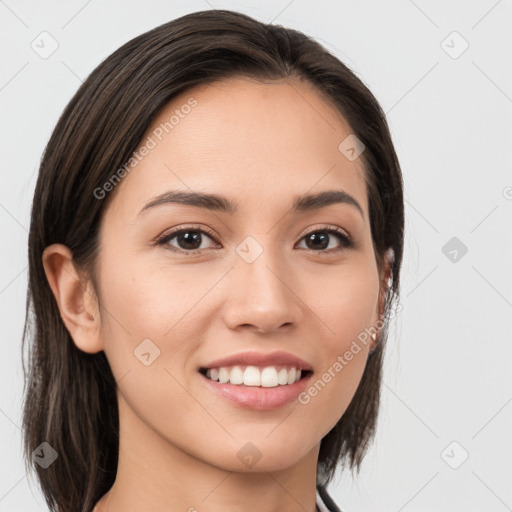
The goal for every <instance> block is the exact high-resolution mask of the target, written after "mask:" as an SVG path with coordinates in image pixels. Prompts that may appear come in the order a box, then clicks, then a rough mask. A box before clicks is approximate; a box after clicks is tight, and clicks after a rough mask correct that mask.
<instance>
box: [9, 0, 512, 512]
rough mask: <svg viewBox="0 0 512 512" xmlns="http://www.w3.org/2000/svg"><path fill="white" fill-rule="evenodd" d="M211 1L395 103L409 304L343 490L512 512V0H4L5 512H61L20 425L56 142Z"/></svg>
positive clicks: (408, 509)
mask: <svg viewBox="0 0 512 512" xmlns="http://www.w3.org/2000/svg"><path fill="white" fill-rule="evenodd" d="M211 8H218V9H219V8H225V9H234V10H238V11H241V12H244V13H246V14H249V15H251V16H254V17H255V18H257V19H259V20H261V21H265V22H274V23H279V24H281V25H284V26H288V27H291V28H295V29H298V30H300V31H303V32H305V33H306V34H308V35H310V36H312V37H313V38H315V39H317V40H318V41H319V42H320V43H322V44H323V45H325V46H326V47H327V48H328V49H329V50H330V51H332V52H333V53H334V54H335V55H336V56H337V57H338V58H339V59H341V60H342V61H343V62H345V63H346V64H347V65H348V66H349V67H350V68H351V69H352V70H353V71H354V72H356V73H357V75H358V76H359V77H360V78H361V79H362V80H363V81H364V82H365V83H366V84H367V85H368V86H369V88H370V89H371V90H372V92H373V93H374V94H375V96H376V97H377V99H378V100H379V102H380V103H381V105H382V107H383V109H384V111H385V112H386V114H387V117H388V122H389V125H390V128H391V131H392V136H393V140H394V143H395V146H396V149H397V152H398V156H399V159H400V163H401V166H402V170H403V174H404V180H405V200H406V240H405V255H404V263H403V268H402V280H403V283H402V297H401V305H402V310H401V312H400V314H399V315H398V316H397V317H396V319H395V321H394V323H393V327H392V330H391V335H390V337H389V340H388V348H387V352H386V360H385V376H384V386H383V395H382V405H381V415H380V421H379V428H378V434H377V437H376V440H375V443H374V444H373V445H372V447H371V449H370V451H369V453H368V456H367V458H366V459H365V461H364V464H363V468H362V470H361V473H360V474H359V475H358V476H357V477H354V478H352V477H351V475H350V474H348V473H339V474H338V476H337V479H336V481H335V482H333V483H332V484H331V486H330V487H329V492H330V493H331V495H332V496H333V498H334V499H335V501H336V502H337V503H338V505H339V506H340V507H341V508H342V509H343V511H344V512H352V511H354V512H355V511H358V512H363V511H373V512H374V511H383V512H384V511H385V512H387V511H389V512H391V511H394V512H401V511H405V512H414V511H424V510H431V511H439V512H443V511H456V510H465V511H466V512H476V511H483V510H485V511H491V510H493V511H497V512H500V511H502V510H503V511H505V510H510V509H511V508H512V486H511V485H510V483H511V480H512V439H511V432H512V429H511V427H512V372H511V371H510V367H511V364H510V361H511V359H512V343H511V342H512V340H511V336H510V319H511V318H512V271H511V266H512V265H511V264H512V151H511V146H512V68H511V66H512V4H511V2H510V1H506V0H503V1H495V0H485V1H484V0H481V1H474V0H473V1H462V0H459V1H453V0H452V1H449V2H446V1H441V0H436V1H430V2H427V1H425V0H415V1H412V0H392V1H386V2H379V1H376V0H375V1H368V0H366V1H358V2H356V1H339V0H338V1H325V0H321V1H319V0H316V1H304V0H292V1H288V0H283V1H274V2H271V1H259V2H256V1H253V2H248V1H247V2H235V1H223V2H221V1H215V2H213V1H211V2H210V1H199V0H198V1H190V2H184V1H181V2H177V1H172V2H169V1H164V0H146V1H144V2H135V1H127V0H123V1H105V2H102V1H99V0H89V1H87V0H72V1H66V2H64V1H60V2H57V1H45V2H38V1H35V0H34V1H26V0H19V1H16V0H0V41H1V53H0V109H1V116H0V130H1V131H0V141H1V145H0V148H1V155H0V176H1V186H0V230H1V243H0V258H1V265H0V322H1V333H2V334H1V349H2V352H1V358H0V379H1V387H0V432H1V437H0V439H1V444H0V446H1V448H0V449H1V456H0V512H4V511H9V512H15V511H24V512H29V511H34V512H35V511H39V510H47V509H46V507H45V505H44V501H43V498H42V495H41V494H40V491H39V489H38V487H37V485H36V484H35V481H34V480H33V479H29V476H28V475H26V474H25V470H24V466H23V464H22V459H21V431H20V423H21V391H22V381H23V373H22V367H21V334H22V329H23V321H24V310H25V296H26V286H27V247H26V245H27V231H28V228H29V215H30V205H31V200H32V195H33V190H34V185H35V180H36V176H37V172H38V165H39V161H40V158H41V154H42V151H43V149H44V146H45V144H46V142H47V140H48V138H49V136H50V134H51V131H52V130H53V127H54V125H55V123H56V121H57V119H58V117H59V115H60V113H61V112H62V110H63V109H64V107H65V105H66V104H67V102H68V101H69V99H70V98H71V96H72V95H73V94H74V92H75V91H76V89H77V88H78V86H79V85H80V83H81V82H82V81H83V80H84V79H85V78H86V77H87V75H88V74H89V73H90V72H91V71H92V70H93V69H94V68H95V67H96V66H97V65H98V64H99V63H100V61H101V60H103V59H104V58H106V57H107V56H108V55H109V54H111V53H112V52H113V51H114V50H115V49H117V48H118V47H119V46H120V45H121V44H123V43H124V42H126V41H128V40H129V39H131V38H133V37H135V36H136V35H139V34H141V33H143V32H145V31H147V30H149V29H151V28H154V27H156V26H157V25H160V24H162V23H164V22H167V21H169V20H171V19H174V18H176V17H179V16H181V15H183V14H186V13H189V12H193V11H198V10H204V9H211ZM42 32H47V33H48V34H49V36H48V35H41V33H42ZM40 37H46V38H47V39H46V40H47V41H48V42H50V43H51V42H52V41H55V42H56V43H53V44H54V45H55V44H58V47H56V49H55V51H54V52H53V53H52V54H51V55H49V56H44V55H43V56H42V55H40V53H38V52H37V51H35V50H34V49H33V46H35V45H34V44H33V42H34V41H38V40H39V39H38V38H40ZM45 47H46V48H47V49H51V44H48V45H45ZM43 57H46V58H43ZM30 483H32V485H29V484H30Z"/></svg>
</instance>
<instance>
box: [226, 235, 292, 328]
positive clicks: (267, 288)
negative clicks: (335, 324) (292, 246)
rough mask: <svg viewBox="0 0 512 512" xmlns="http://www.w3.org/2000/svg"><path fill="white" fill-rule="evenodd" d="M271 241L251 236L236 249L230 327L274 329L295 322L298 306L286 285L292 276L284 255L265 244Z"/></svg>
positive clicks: (229, 312) (229, 318) (229, 315)
mask: <svg viewBox="0 0 512 512" xmlns="http://www.w3.org/2000/svg"><path fill="white" fill-rule="evenodd" d="M271 238H272V237H271V236H270V235H269V236H267V237H259V240H257V239H256V238H255V237H251V236H248V237H247V238H246V239H245V240H244V241H242V242H241V243H240V244H239V245H238V246H237V247H236V253H237V254H236V257H235V261H234V269H233V276H232V278H233V279H234V280H235V283H234V284H235V287H236V292H235V293H234V294H233V295H232V299H233V300H232V301H231V303H230V306H229V307H228V320H229V322H230V323H231V324H252V325H255V326H257V327H259V328H260V329H262V330H272V329H274V328H277V327H279V326H280V325H282V324H284V323H288V322H293V321H294V320H295V319H294V318H293V314H294V313H293V312H294V308H295V307H296V304H295V299H294V294H293V293H292V291H291V290H290V288H289V287H290V284H289V283H288V282H287V281H288V280H289V279H290V273H289V272H284V260H283V255H282V254H280V253H279V250H273V249H271V248H270V247H269V246H268V245H267V246H265V245H264V243H265V242H266V241H270V239H271ZM263 239H264V240H263Z"/></svg>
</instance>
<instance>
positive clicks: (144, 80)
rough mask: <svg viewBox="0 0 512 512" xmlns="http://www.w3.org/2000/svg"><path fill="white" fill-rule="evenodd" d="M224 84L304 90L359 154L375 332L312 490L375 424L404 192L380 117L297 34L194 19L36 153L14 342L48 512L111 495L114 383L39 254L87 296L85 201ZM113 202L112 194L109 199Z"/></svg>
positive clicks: (88, 99)
mask: <svg viewBox="0 0 512 512" xmlns="http://www.w3.org/2000/svg"><path fill="white" fill-rule="evenodd" d="M229 77H246V78H252V79H256V80H260V81H262V80H268V79H270V80H274V79H283V78H285V79H286V78H287V77H296V78H299V79H301V80H305V81H307V82H308V83H310V84H312V85H313V86H315V88H316V90H317V91H318V92H319V93H320V94H322V95H323V97H325V98H326V99H327V100H328V101H330V104H331V105H332V106H333V107H334V108H336V109H337V110H338V111H339V112H340V113H341V114H342V116H343V117H344V118H345V119H346V120H347V122H348V123H349V125H350V127H351V129H352V130H353V133H354V134H355V135H356V136H357V137H358V139H359V140H360V141H362V142H363V144H364V145H365V147H366V148H365V151H364V152H363V153H362V155H361V158H362V159H363V163H364V172H365V179H366V183H367V191H368V203H369V213H370V222H371V232H372V239H373V244H374V249H375V256H376V261H377V264H378V268H379V270H381V268H382V267H381V265H382V258H383V255H384V253H385V252H386V250H387V249H388V248H392V249H393V251H394V262H393V263H392V274H391V277H392V284H391V286H390V287H389V289H387V291H386V300H385V317H384V318H385V320H386V321H385V323H384V326H383V327H382V329H381V331H380V333H379V334H380V337H379V343H378V344H377V347H376V348H375V349H374V350H373V351H372V352H371V353H370V354H369V357H368V361H367V364H366V367H365V370H364V374H363V376H362V379H361V382H360V384H359V386H358V388H357V391H356V393H355V396H354V398H353V399H352V401H351V403H350V405H349V407H348V409H347V410H346V412H345V413H344V414H343V416H342V417H341V419H340V420H339V421H338V423H337V424H336V425H335V426H334V427H333V429H332V430H331V431H330V432H329V433H328V434H327V435H326V436H325V437H324V438H323V439H322V442H321V447H320V454H319V465H318V475H319V476H318V482H317V483H318V485H320V486H322V485H324V486H325V485H327V483H329V481H330V480H331V479H332V477H333V475H334V473H335V470H336V467H337V466H338V464H339V463H340V462H342V461H345V460H347V461H348V463H349V465H350V467H351V469H356V470H357V471H359V466H360V464H361V461H362V459H363V456H364V453H365V451H366V448H367V446H368V443H369V442H370V441H371V440H372V438H373V436H374V433H375V428H376V421H377V414H378V408H379V397H380V388H381V371H382V359H383V351H384V346H385V342H386V338H387V331H388V325H389V316H390V312H391V307H392V303H393V299H396V298H398V293H399V275H400V266H401V260H402V250H403V230H404V206H403V191H402V187H403V183H402V175H401V171H400V166H399V163H398V159H397V156H396V153H395V150H394V148H393V143H392V140H391V135H390V132H389V128H388V125H387V122H386V119H385V115H384V113H383V111H382V109H381V108H380V106H379V104H378V102H377V100H376V99H375V97H374V96H373V95H372V93H371V92H370V91H369V89H368V88H367V87H366V86H365V85H364V84H363V82H362V81H361V80H360V79H359V78H358V77H357V76H356V75H355V74H354V73H353V72H352V71H351V70H350V69H349V68H348V67H347V66H345V65H344V64H343V63H342V62H340V60H338V59H337V58H336V57H334V56H333V55H332V54H330V53H329V52H328V51H327V50H326V49H325V48H323V47H322V46H321V45H320V44H319V43H317V42H315V41H314V40H312V39H311V38H309V37H308V36H306V35H304V34H302V33H301V32H298V31H295V30H291V29H288V28H284V27H282V26H279V25H271V24H264V23H261V22H259V21H256V20H254V19H252V18H250V17H249V16H247V15H244V14H241V13H238V12H234V11H228V10H211V11H201V12H194V13H191V14H188V15H185V16H182V17H180V18H178V19H175V20H173V21H170V22H168V23H165V24H163V25H161V26H159V27H156V28H155V29H153V30H150V31H148V32H146V33H144V34H142V35H140V36H138V37H136V38H134V39H132V40H131V41H128V42H127V43H126V44H124V45H123V46H121V47H120V48H119V49H117V50H116V51H115V52H114V53H113V54H111V55H110V56H109V57H108V58H106V59H105V60H104V61H103V62H101V64H100V65H99V66H98V67H97V68H96V69H94V71H93V72H92V73H91V74H90V75H89V77H88V78H87V79H86V80H85V81H84V83H83V84H82V85H81V86H80V88H79V89H78V91H77V92H76V93H75V95H74V96H73V98H72V99H71V100H70V102H69V104H68V105H67V106H66V108H65V110H64V112H63V113H62V115H61V117H60V119H59V120H58V122H57V125H56V127H55V129H54V131H53V133H52V135H51V137H50V140H49V141H48V144H47V146H46V148H45V151H44V154H43V157H42V160H41V165H40V169H39V176H38V180H37V184H36V188H35V193H34V200H33V205H32V212H31V224H30V235H29V244H28V252H29V284H28V294H27V310H26V318H25V328H24V332H23V348H24V347H25V342H26V341H27V340H29V341H30V346H29V350H28V352H27V355H28V357H27V359H28V363H27V364H28V370H27V369H26V368H25V361H24V362H23V370H24V372H25V388H24V409H23V429H24V457H25V464H26V466H27V468H28V471H29V472H30V471H32V470H33V469H35V471H36V475H37V478H38V480H39V483H40V485H41V488H42V491H43V494H44V497H45V499H46V501H47V503H48V505H49V507H50V509H51V510H55V511H57V510H58V511H60V512H64V511H66V512H68V511H69V512H71V511H72V512H76V511H78V510H80V511H83V512H90V511H91V510H92V509H93V507H94V505H95V504H96V502H97V501H98V500H99V499H100V498H101V497H102V496H103V495H104V494H105V493H106V492H107V491H108V490H109V489H110V487H111V486H112V484H113V483H114V480H115V477H116V470H117V461H118V442H119V419H118V410H117V398H116V382H115V379H114V377H113V375H112V372H111V370H110V367H109V364H108V361H107V359H106V357H105V354H104V352H103V351H102V352H99V353H97V354H87V353H85V352H82V351H81V350H79V349H78V348H77V347H76V346H75V344H74V343H73V340H72V339H71V336H70V334H69V332H68V331H67V329H66V328H65V326H64V324H63V321H62V319H61V317H60V313H59V309H58V306H57V303H56V300H55V298H54V296H53V294H52V291H51V289H50V286H49V284H48V282H47V279H46V276H45V272H44V268H43V265H42V254H43V250H44V249H45V247H47V246H48V245H51V244H53V243H62V244H64V245H66V246H67V247H69V249H70V250H71V251H72V253H73V259H74V262H75V263H76V265H77V267H78V268H79V269H81V270H83V271H84V272H86V273H87V275H89V276H90V278H91V279H92V282H93V283H94V279H93V278H94V262H95V258H96V256H97V251H98V245H97V244H98V233H99V229H100V221H101V218H102V214H103V211H104V209H105V207H106V204H107V201H108V199H109V197H106V198H105V199H104V200H98V199H97V196H96V195H95V193H94V191H95V190H96V189H97V188H98V187H101V186H102V185H103V184H104V183H105V182H107V181H108V179H109V178H111V176H112V175H113V172H115V170H116V169H119V168H120V167H121V166H122V165H123V164H124V163H125V162H127V161H128V160H129V158H130V156H131V155H132V154H133V152H134V151H135V150H136V149H137V147H138V145H139V144H140V141H141V139H142V137H143V135H144V134H145V132H146V130H147V128H148V127H149V125H150V123H151V121H152V120H153V119H154V117H155V116H156V115H157V113H158V112H159V110H160V109H161V108H162V107H163V106H164V105H166V104H167V103H168V102H169V101H170V100H172V98H173V97H175V96H176V95H177V94H179V93H181V92H183V91H185V90H187V89H189V88H191V87H192V86H194V85H198V84H209V83H212V82H213V81H215V80H219V79H225V78H229ZM110 196H112V194H110ZM42 442H47V443H49V445H50V446H51V447H52V448H53V449H54V450H56V452H57V454H58V458H57V459H56V460H55V461H54V462H53V463H52V464H51V465H50V466H49V467H47V468H46V469H44V468H43V467H41V466H40V465H39V464H37V463H36V462H35V461H34V460H33V456H32V453H33V451H34V450H35V449H36V448H37V447H38V446H40V444H41V443H42Z"/></svg>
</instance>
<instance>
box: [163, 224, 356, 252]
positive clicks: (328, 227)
mask: <svg viewBox="0 0 512 512" xmlns="http://www.w3.org/2000/svg"><path fill="white" fill-rule="evenodd" d="M184 231H198V232H200V233H206V234H207V235H208V236H209V237H210V238H211V239H212V240H213V241H214V242H215V243H217V244H218V243H219V242H218V241H217V235H216V234H215V233H214V232H213V231H212V230H211V229H210V228H208V227H206V226H201V227H200V226H199V225H186V224H185V225H180V226H179V227H177V228H173V229H171V230H170V231H167V232H165V233H164V234H163V235H160V236H158V237H157V239H156V240H155V242H154V243H155V245H165V244H166V242H167V241H169V240H170V239H172V238H173V237H174V236H176V235H178V234H179V233H181V232H184ZM317 231H318V232H321V231H326V232H329V233H331V234H332V233H336V234H338V235H340V237H341V238H342V245H343V244H344V247H343V246H342V247H341V248H337V249H330V250H327V251H312V252H314V253H318V254H331V253H333V252H340V251H343V250H346V249H351V248H355V247H356V244H355V242H354V240H353V238H352V237H351V236H350V234H349V233H348V232H347V231H346V230H344V229H343V228H340V227H339V226H336V225H333V224H319V225H314V226H309V227H308V228H306V229H305V230H304V231H303V232H302V233H301V234H300V235H299V240H298V242H297V243H299V242H301V241H302V239H303V238H304V237H305V236H307V235H309V234H312V233H315V232H317ZM343 239H344V240H343ZM169 250H171V251H174V252H178V253H180V252H181V253H185V254H197V253H200V252H202V251H204V249H194V250H189V251H186V250H184V249H180V248H177V247H173V248H172V249H169Z"/></svg>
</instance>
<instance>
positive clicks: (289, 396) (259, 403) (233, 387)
mask: <svg viewBox="0 0 512 512" xmlns="http://www.w3.org/2000/svg"><path fill="white" fill-rule="evenodd" d="M199 375H200V376H201V377H202V379H203V380H204V381H205V382H206V385H207V386H209V387H210V389H211V390H212V391H214V392H215V393H217V394H218V395H220V396H222V397H224V398H226V399H227V400H229V401H230V402H232V403H234V404H236V405H238V406H239V407H243V408H246V409H255V410H260V411H270V410H272V409H277V408H278V407H282V406H283V405H286V404H289V403H290V402H293V401H294V400H296V399H297V396H298V395H299V394H300V393H301V392H302V391H304V389H305V388H306V386H307V385H308V382H309V379H310V378H311V376H312V375H313V374H312V373H308V374H307V375H306V376H305V377H304V378H302V379H300V380H298V381H297V382H294V383H293V384H286V385H285V386H276V387H274V388H265V387H261V386H244V385H243V384H229V383H220V382H217V381H214V380H211V379H209V378H208V377H206V376H204V375H203V374H199Z"/></svg>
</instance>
